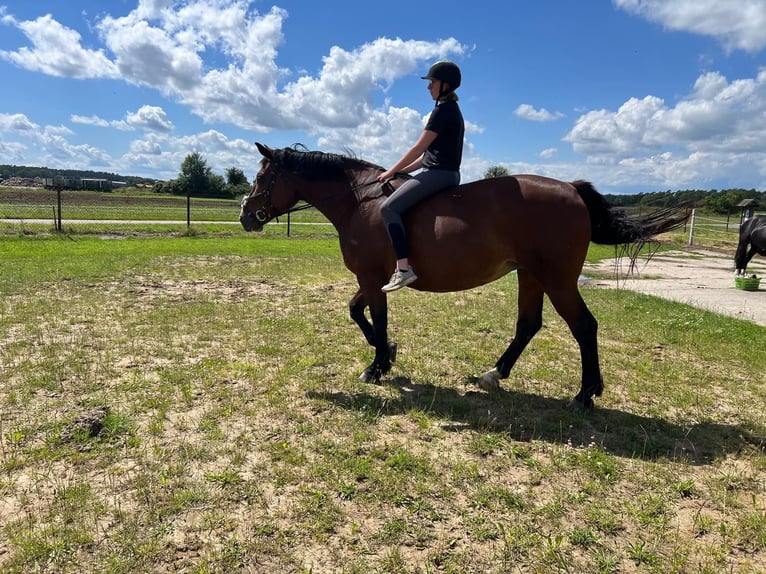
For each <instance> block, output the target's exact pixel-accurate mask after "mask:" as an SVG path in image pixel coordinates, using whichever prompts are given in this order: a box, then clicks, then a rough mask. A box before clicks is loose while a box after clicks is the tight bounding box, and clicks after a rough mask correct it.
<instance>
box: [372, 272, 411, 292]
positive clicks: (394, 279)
mask: <svg viewBox="0 0 766 574" xmlns="http://www.w3.org/2000/svg"><path fill="white" fill-rule="evenodd" d="M417 278H418V276H417V275H415V272H414V271H413V270H412V269H407V270H404V271H403V270H401V269H397V270H396V271H394V274H393V275H391V279H389V280H388V283H387V284H386V285H383V287H381V291H384V292H385V293H390V292H391V291H396V290H397V289H401V288H402V287H406V286H407V285H409V284H410V283H412V282H413V281H415V279H417Z"/></svg>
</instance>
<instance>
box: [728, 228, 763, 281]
mask: <svg viewBox="0 0 766 574" xmlns="http://www.w3.org/2000/svg"><path fill="white" fill-rule="evenodd" d="M748 247H749V249H748ZM756 253H758V254H759V255H766V215H759V216H757V217H751V218H750V219H748V220H747V221H745V222H744V223H743V224H742V225H741V226H740V228H739V243H738V244H737V251H736V253H735V254H734V266H735V267H736V268H737V275H744V274H745V270H746V269H747V264H748V263H750V260H751V259H752V258H753V256H754V255H755V254H756Z"/></svg>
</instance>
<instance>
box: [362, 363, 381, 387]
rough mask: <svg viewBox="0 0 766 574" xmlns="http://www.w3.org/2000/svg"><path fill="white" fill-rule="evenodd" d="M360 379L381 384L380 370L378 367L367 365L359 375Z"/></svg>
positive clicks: (371, 383) (368, 382) (372, 383)
mask: <svg viewBox="0 0 766 574" xmlns="http://www.w3.org/2000/svg"><path fill="white" fill-rule="evenodd" d="M359 380H360V381H362V382H363V383H367V384H369V385H377V384H380V372H379V371H378V370H377V369H373V368H371V367H367V368H366V369H365V370H364V371H362V374H361V375H359Z"/></svg>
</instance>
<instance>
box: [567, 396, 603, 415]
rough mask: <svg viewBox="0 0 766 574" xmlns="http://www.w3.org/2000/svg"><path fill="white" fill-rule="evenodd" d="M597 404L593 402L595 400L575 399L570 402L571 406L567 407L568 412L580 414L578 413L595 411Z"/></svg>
mask: <svg viewBox="0 0 766 574" xmlns="http://www.w3.org/2000/svg"><path fill="white" fill-rule="evenodd" d="M595 405H596V404H595V403H594V402H593V399H591V398H587V399H585V400H584V401H582V400H580V399H578V398H577V397H575V398H574V399H572V400H571V401H569V404H568V405H567V410H568V411H572V412H578V413H589V412H591V411H593V408H594V407H595Z"/></svg>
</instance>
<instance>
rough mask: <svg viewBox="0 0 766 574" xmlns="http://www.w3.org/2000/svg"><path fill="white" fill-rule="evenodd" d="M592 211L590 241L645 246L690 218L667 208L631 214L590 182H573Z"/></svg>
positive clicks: (602, 243)
mask: <svg viewBox="0 0 766 574" xmlns="http://www.w3.org/2000/svg"><path fill="white" fill-rule="evenodd" d="M572 185H574V187H575V189H576V190H577V193H579V194H580V197H581V198H582V200H583V202H585V205H586V207H587V208H588V213H589V214H590V227H591V241H593V242H594V243H599V244H601V245H625V244H638V245H639V246H642V245H643V244H645V243H646V242H647V241H649V240H650V239H651V238H652V237H654V236H655V235H659V234H660V233H665V232H666V231H672V230H674V229H677V228H679V227H681V226H682V225H683V224H684V223H685V222H686V220H687V219H688V218H689V213H688V212H687V211H686V210H679V209H678V208H664V209H658V210H655V211H653V212H651V213H649V214H646V215H629V214H628V213H627V212H626V211H625V210H624V209H622V208H619V207H616V206H614V205H612V204H610V203H609V202H608V201H607V200H606V198H605V197H604V196H603V195H601V194H600V193H599V192H598V191H596V189H595V188H594V187H593V185H591V183H590V182H587V181H582V180H578V181H575V182H572Z"/></svg>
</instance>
